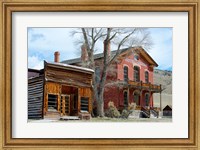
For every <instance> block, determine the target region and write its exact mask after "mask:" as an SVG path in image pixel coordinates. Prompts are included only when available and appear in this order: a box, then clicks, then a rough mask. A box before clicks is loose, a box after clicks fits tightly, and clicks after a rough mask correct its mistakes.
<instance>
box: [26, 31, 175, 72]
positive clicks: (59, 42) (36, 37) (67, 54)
mask: <svg viewBox="0 0 200 150" xmlns="http://www.w3.org/2000/svg"><path fill="white" fill-rule="evenodd" d="M72 30H73V28H30V29H29V30H28V56H29V57H30V59H32V60H29V62H31V63H29V67H32V68H41V66H43V61H42V60H47V61H53V59H54V52H55V51H59V52H60V60H61V61H62V60H67V59H72V58H76V57H78V55H77V49H79V45H76V44H75V40H76V39H75V38H74V37H72V36H71V31H72ZM150 32H151V37H152V40H153V42H154V46H153V48H152V49H151V51H149V52H148V53H149V54H150V55H151V56H152V58H153V59H154V60H155V61H156V62H157V63H158V65H159V67H158V68H160V69H167V68H170V67H171V66H172V29H171V28H150ZM80 36H81V35H80ZM97 49H98V51H97V52H98V53H99V52H102V51H103V42H102V41H99V42H98V43H97ZM111 49H116V47H114V46H111ZM37 56H39V57H37ZM41 62H42V63H41ZM33 64H34V65H33Z"/></svg>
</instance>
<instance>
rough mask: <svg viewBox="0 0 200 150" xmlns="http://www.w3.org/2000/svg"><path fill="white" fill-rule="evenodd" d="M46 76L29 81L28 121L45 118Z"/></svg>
mask: <svg viewBox="0 0 200 150" xmlns="http://www.w3.org/2000/svg"><path fill="white" fill-rule="evenodd" d="M43 85H44V76H39V77H35V78H30V79H28V119H40V118H43V112H42V107H43Z"/></svg>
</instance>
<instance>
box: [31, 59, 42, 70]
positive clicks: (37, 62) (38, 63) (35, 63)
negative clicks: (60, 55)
mask: <svg viewBox="0 0 200 150" xmlns="http://www.w3.org/2000/svg"><path fill="white" fill-rule="evenodd" d="M28 67H29V68H32V69H43V68H44V61H43V60H41V59H39V57H37V56H29V57H28Z"/></svg>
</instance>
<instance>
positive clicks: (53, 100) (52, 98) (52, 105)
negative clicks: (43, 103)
mask: <svg viewBox="0 0 200 150" xmlns="http://www.w3.org/2000/svg"><path fill="white" fill-rule="evenodd" d="M57 100H58V96H57V95H53V94H48V111H57V109H58V101H57Z"/></svg>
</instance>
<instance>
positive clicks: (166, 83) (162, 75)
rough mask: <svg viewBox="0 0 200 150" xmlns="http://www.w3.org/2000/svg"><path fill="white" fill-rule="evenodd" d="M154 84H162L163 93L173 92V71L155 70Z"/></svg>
mask: <svg viewBox="0 0 200 150" xmlns="http://www.w3.org/2000/svg"><path fill="white" fill-rule="evenodd" d="M153 80H154V84H161V85H162V88H164V90H163V91H162V92H163V93H166V94H172V72H171V71H163V70H158V69H155V70H154V77H153Z"/></svg>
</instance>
